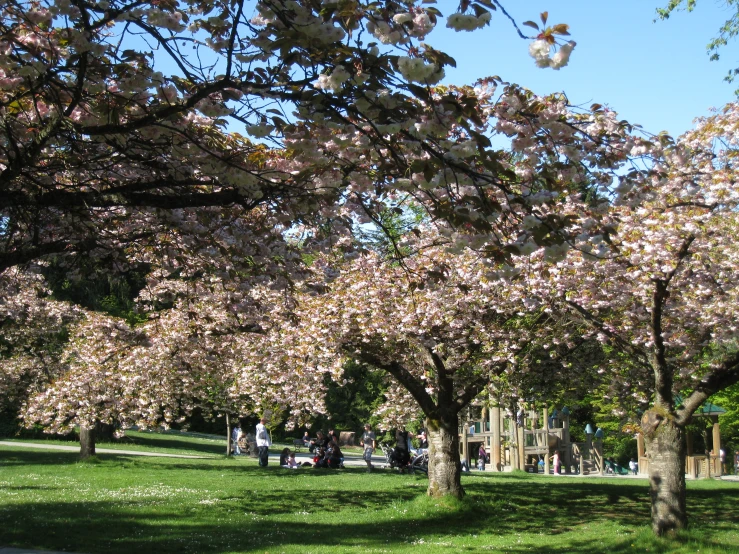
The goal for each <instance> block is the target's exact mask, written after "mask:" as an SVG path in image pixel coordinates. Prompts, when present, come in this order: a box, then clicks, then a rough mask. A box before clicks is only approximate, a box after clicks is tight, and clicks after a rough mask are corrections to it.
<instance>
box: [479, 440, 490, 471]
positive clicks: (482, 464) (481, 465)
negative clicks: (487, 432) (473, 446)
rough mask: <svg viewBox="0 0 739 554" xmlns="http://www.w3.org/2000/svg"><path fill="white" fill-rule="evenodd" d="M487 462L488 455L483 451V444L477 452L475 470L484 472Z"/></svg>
mask: <svg viewBox="0 0 739 554" xmlns="http://www.w3.org/2000/svg"><path fill="white" fill-rule="evenodd" d="M487 461H488V453H487V451H486V450H485V443H482V444H480V449H479V450H478V451H477V469H479V470H480V471H485V462H487Z"/></svg>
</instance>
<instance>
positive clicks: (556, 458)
mask: <svg viewBox="0 0 739 554" xmlns="http://www.w3.org/2000/svg"><path fill="white" fill-rule="evenodd" d="M552 465H553V466H554V474H555V475H559V452H558V451H557V450H555V451H554V456H552Z"/></svg>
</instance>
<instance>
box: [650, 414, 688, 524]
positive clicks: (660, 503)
mask: <svg viewBox="0 0 739 554" xmlns="http://www.w3.org/2000/svg"><path fill="white" fill-rule="evenodd" d="M642 430H643V431H644V436H645V439H646V441H647V455H648V456H649V492H650V496H651V501H652V531H654V533H655V534H656V535H658V536H662V535H673V534H675V532H676V531H678V530H680V529H684V528H686V527H687V525H688V517H687V512H686V507H685V440H684V429H683V427H682V426H680V425H678V424H677V423H675V420H674V417H673V416H672V414H670V413H668V412H667V411H666V410H664V409H663V408H661V407H660V406H656V407H654V408H652V409H651V410H649V411H648V412H647V413H646V414H644V417H643V418H642Z"/></svg>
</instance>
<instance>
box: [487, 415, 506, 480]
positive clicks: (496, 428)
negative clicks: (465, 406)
mask: <svg viewBox="0 0 739 554" xmlns="http://www.w3.org/2000/svg"><path fill="white" fill-rule="evenodd" d="M490 427H491V429H492V431H493V444H492V445H491V448H490V450H491V451H492V453H491V454H490V459H491V461H492V462H493V467H494V468H495V471H500V470H501V469H503V465H504V464H502V463H501V460H500V407H498V406H496V407H495V408H492V409H491V410H490Z"/></svg>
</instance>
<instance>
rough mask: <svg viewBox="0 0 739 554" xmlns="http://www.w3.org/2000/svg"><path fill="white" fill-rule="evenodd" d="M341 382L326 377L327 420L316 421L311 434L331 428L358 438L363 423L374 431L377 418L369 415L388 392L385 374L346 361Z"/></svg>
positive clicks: (318, 418) (323, 418) (321, 418)
mask: <svg viewBox="0 0 739 554" xmlns="http://www.w3.org/2000/svg"><path fill="white" fill-rule="evenodd" d="M344 378H345V379H346V383H343V384H340V383H335V382H334V381H332V380H331V378H330V377H328V376H327V377H326V379H327V381H326V385H327V392H326V408H327V410H328V413H329V414H330V419H329V418H328V417H323V416H322V417H317V418H316V419H315V424H314V432H315V430H318V429H323V430H324V431H325V430H326V429H327V428H329V427H330V428H334V429H337V430H339V431H355V432H356V433H358V434H359V433H361V431H362V429H363V427H364V424H365V423H369V424H370V425H372V427H373V429H376V428H377V418H376V417H374V416H373V415H372V414H373V412H374V411H375V409H376V408H377V407H378V406H379V405H380V404H381V403H382V402H383V400H384V397H383V394H384V392H385V389H386V388H387V385H386V375H385V372H384V371H378V370H373V369H370V368H368V367H367V366H365V365H362V364H358V363H355V362H353V361H348V362H347V363H346V365H345V366H344Z"/></svg>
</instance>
